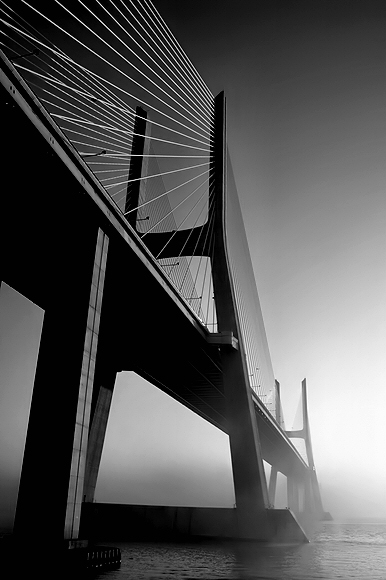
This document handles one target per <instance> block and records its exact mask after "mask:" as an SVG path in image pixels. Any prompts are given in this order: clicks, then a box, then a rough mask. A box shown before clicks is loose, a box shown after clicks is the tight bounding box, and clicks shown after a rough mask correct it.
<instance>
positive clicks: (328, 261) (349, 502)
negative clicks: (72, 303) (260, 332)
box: [0, 0, 386, 518]
mask: <svg viewBox="0 0 386 580" xmlns="http://www.w3.org/2000/svg"><path fill="white" fill-rule="evenodd" d="M155 4H156V6H157V7H158V8H159V10H160V11H161V13H162V14H163V15H164V17H165V19H166V21H167V23H168V24H169V26H170V27H171V28H172V30H173V32H174V33H175V34H176V36H177V38H178V39H179V41H180V42H181V44H182V45H183V47H184V48H185V50H186V51H187V53H188V54H189V56H190V57H191V59H192V61H193V62H194V63H195V64H196V66H197V68H198V70H199V71H200V73H201V75H202V76H203V77H204V79H205V80H206V81H207V82H208V84H209V86H210V88H211V89H212V91H213V93H214V94H216V93H217V92H219V91H220V90H223V89H224V90H225V92H226V95H227V100H228V131H229V134H228V141H229V149H230V154H231V158H232V163H233V169H234V173H235V178H236V182H237V186H238V191H239V197H240V201H241V206H242V210H243V213H244V218H245V225H246V230H247V235H248V240H249V245H250V251H251V255H252V261H253V265H254V269H255V275H256V280H257V286H258V290H259V295H260V300H261V305H262V310H263V316H264V321H265V326H266V331H267V336H268V342H269V346H270V351H271V357H272V361H273V367H274V372H275V376H276V378H277V379H278V380H279V381H280V383H281V388H282V400H283V406H284V413H285V418H286V422H287V427H289V428H291V426H292V419H293V417H294V415H295V412H296V408H297V405H298V401H299V396H300V384H301V380H302V379H303V378H304V377H307V384H308V398H309V414H310V422H311V434H312V443H313V449H314V457H315V462H316V469H317V473H318V477H319V480H320V483H321V487H322V496H323V500H324V504H325V508H326V509H328V510H330V511H331V512H332V514H333V515H334V516H335V517H336V518H340V517H342V518H344V517H366V516H369V517H385V518H386V454H385V445H386V421H385V409H386V363H385V361H386V357H385V347H386V275H385V247H386V191H385V189H386V187H385V183H386V179H385V178H386V165H385V154H386V77H385V74H386V66H385V65H386V34H385V30H386V4H385V3H384V2H383V1H382V2H375V1H372V0H363V1H360V0H359V1H357V0H350V1H346V0H340V1H338V2H330V1H319V0H314V1H313V2H309V1H308V0H307V1H297V0H295V1H293V2H287V1H286V2H278V1H275V0H267V1H266V2H258V1H256V2H255V3H253V8H251V6H250V4H251V3H250V2H246V1H245V0H243V1H240V2H238V3H237V10H235V3H234V2H229V1H227V0H221V1H220V0H219V1H217V0H211V1H210V2H208V1H207V0H205V2H204V1H203V0H195V2H194V3H185V2H180V1H179V0H157V1H156V2H155ZM5 295H6V296H5ZM1 299H2V300H3V310H2V313H3V319H2V327H3V328H8V327H6V326H5V324H7V325H8V324H10V322H9V310H8V307H7V304H9V302H7V300H10V301H11V303H12V304H15V303H16V302H17V307H15V313H16V311H17V312H18V313H19V314H20V313H21V312H24V311H23V309H22V308H21V306H20V304H19V301H18V299H17V298H15V297H14V296H13V297H12V293H11V292H9V290H6V291H4V287H3V288H2V292H1ZM32 310H33V309H32ZM29 312H30V311H29V310H28V309H26V312H24V314H23V316H24V318H23V322H22V324H23V325H24V326H23V328H27V326H28V325H29V326H28V327H29V328H35V329H36V328H37V327H38V326H39V324H40V323H41V314H39V313H37V314H36V315H35V316H32V319H31V315H30V314H29ZM4 317H5V318H4ZM4 320H5V323H4ZM14 320H15V324H16V327H18V324H19V323H18V322H17V320H19V318H18V317H17V316H16V314H15V318H14ZM15 324H14V326H15ZM34 325H35V326H34ZM32 334H33V332H32ZM31 340H32V339H31ZM1 345H3V348H4V340H3V341H2V342H0V347H1ZM26 348H27V347H26ZM34 348H35V347H34ZM4 352H6V353H7V352H8V351H4ZM4 352H3V357H5V359H6V360H8V363H10V361H11V360H13V358H12V357H10V356H8V354H4ZM15 365H16V367H17V361H16V362H15ZM16 367H15V368H16ZM15 372H16V370H13V371H12V369H11V370H10V369H8V371H7V373H8V376H15ZM0 378H1V380H2V381H5V379H4V374H2V375H1V376H0ZM97 500H99V501H117V502H127V503H130V502H133V503H153V504H156V503H158V504H168V503H169V504H173V503H174V504H184V505H229V506H230V505H232V504H233V501H234V498H233V490H232V481H231V472H230V460H229V448H228V442H227V437H226V436H225V435H224V434H223V433H221V432H219V431H217V430H216V429H215V428H213V427H212V426H210V425H209V424H207V423H205V422H204V421H203V420H201V419H200V418H198V417H196V416H195V415H193V414H192V413H191V412H190V411H188V410H186V409H184V408H182V407H181V406H180V405H179V404H178V403H176V402H175V401H173V400H171V399H170V398H168V397H166V396H165V395H163V394H162V393H161V392H159V391H157V390H156V389H155V388H154V387H152V386H150V385H148V384H147V383H145V382H144V381H142V380H141V379H139V378H138V377H135V376H133V375H132V374H131V373H121V374H120V375H119V378H118V381H117V385H116V392H115V395H114V399H113V407H112V412H111V420H110V422H109V427H108V433H107V439H106V446H105V451H104V455H103V461H102V468H101V474H100V479H99V483H98V487H97ZM0 508H1V506H0Z"/></svg>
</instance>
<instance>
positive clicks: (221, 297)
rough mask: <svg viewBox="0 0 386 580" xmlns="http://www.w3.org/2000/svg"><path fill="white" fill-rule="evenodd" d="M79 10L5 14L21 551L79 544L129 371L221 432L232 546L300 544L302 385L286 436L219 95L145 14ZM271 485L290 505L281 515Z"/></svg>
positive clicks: (307, 484)
mask: <svg viewBox="0 0 386 580" xmlns="http://www.w3.org/2000/svg"><path fill="white" fill-rule="evenodd" d="M77 4H78V5H77V7H76V9H74V8H73V6H72V5H73V3H70V2H59V1H58V0H55V1H54V2H52V3H50V4H49V6H47V7H46V8H45V9H44V10H45V12H41V8H39V3H37V2H32V1H31V2H27V1H25V0H19V1H18V2H12V3H11V2H1V6H0V13H1V14H0V23H1V43H2V46H1V48H2V52H1V63H0V66H1V71H0V80H1V85H0V86H1V111H2V115H3V117H2V135H3V139H2V146H3V147H2V161H3V167H5V168H7V170H5V171H3V176H2V178H3V192H4V195H3V205H2V207H3V216H4V218H3V227H2V228H1V234H0V235H1V243H2V246H1V247H2V248H3V249H5V250H6V251H3V252H2V255H1V276H0V280H1V281H3V282H5V283H7V284H8V285H10V286H11V287H12V288H14V289H16V290H17V291H18V292H20V293H22V294H23V295H24V296H26V297H27V298H29V299H30V300H31V301H33V302H34V303H35V304H37V305H38V306H40V307H41V308H42V309H43V310H44V323H43V328H42V336H41V342H40V349H39V355H38V361H37V367H36V375H35V381H34V386H33V392H32V402H31V407H30V413H29V419H28V431H27V436H26V441H25V448H24V459H23V465H22V471H21V475H20V483H19V494H18V501H17V509H16V516H15V521H14V534H15V537H17V538H21V539H28V540H29V541H32V540H31V538H43V537H44V538H45V541H47V542H48V543H50V544H52V545H53V546H59V545H60V546H61V545H62V543H63V540H65V541H66V542H67V543H68V544H69V545H76V542H77V541H78V540H79V530H80V526H81V512H82V505H83V504H85V503H90V502H92V501H93V498H94V491H95V486H96V481H97V475H98V469H99V463H100V459H101V454H102V449H103V441H104V435H105V431H106V425H107V420H108V416H109V409H110V404H111V399H112V394H113V390H114V383H115V377H116V373H117V372H119V371H122V370H131V371H135V372H136V373H137V374H138V375H140V376H142V377H143V378H145V379H146V380H148V381H149V382H150V383H152V384H153V385H155V386H156V387H158V388H159V389H161V390H162V391H164V392H165V393H167V394H168V395H170V396H171V397H174V398H175V399H176V400H177V401H179V402H180V403H182V404H183V405H185V406H186V407H188V408H189V409H191V410H192V411H194V412H195V413H197V414H198V415H199V416H201V417H202V418H204V419H205V420H206V421H209V422H210V423H211V424H212V425H214V426H215V427H217V428H218V429H221V430H222V431H224V432H225V433H227V434H228V435H229V441H230V450H231V459H232V471H233V480H234V488H235V499H236V510H235V513H236V525H235V530H234V535H235V537H240V538H247V539H257V540H272V539H274V538H275V537H276V535H277V529H278V527H279V528H280V526H282V527H283V528H286V529H287V530H291V531H288V534H287V537H286V539H287V540H288V539H290V540H291V539H299V538H300V537H302V538H304V532H303V529H302V525H303V526H304V525H305V522H306V520H307V519H308V517H309V516H310V515H312V517H314V518H316V519H321V518H322V517H323V515H324V512H323V507H322V503H321V498H320V492H319V487H318V482H317V477H316V471H315V466H314V462H313V458H312V449H311V441H310V430H309V422H308V415H307V405H306V387H305V381H304V382H303V402H304V413H303V418H304V426H303V429H302V430H301V431H297V432H288V431H286V430H285V427H284V421H283V416H282V410H281V406H280V385H279V383H278V382H277V381H275V378H274V372H273V369H272V363H271V360H270V355H269V349H268V344H267V339H266V335H265V330H264V324H263V318H262V313H261V309H260V305H259V299H258V294H257V290H256V284H255V280H254V275H253V269H252V264H251V260H250V256H249V250H248V244H247V239H246V235H245V231H244V226H243V221H242V214H241V210H240V206H239V202H238V197H237V188H236V184H235V180H234V176H233V172H232V165H231V160H230V157H229V154H228V151H227V141H226V99H225V96H224V94H223V93H221V94H219V95H217V96H213V95H212V94H211V92H210V90H209V89H208V87H207V86H206V84H205V82H204V81H203V79H201V77H200V76H199V74H198V72H197V71H196V69H195V68H194V66H193V64H192V63H191V62H190V61H189V59H188V57H187V56H186V54H185V53H184V51H183V50H182V48H181V47H180V46H179V44H178V43H177V41H176V39H175V38H174V37H173V35H172V33H171V32H170V30H169V29H168V28H167V26H166V24H165V23H164V22H163V20H162V18H161V16H160V15H159V14H158V12H157V11H156V9H155V8H154V6H153V5H152V4H151V2H150V1H147V0H145V1H144V2H137V1H130V2H121V1H118V0H115V1H113V0H110V1H109V2H108V3H107V2H99V1H98V0H88V1H85V2H83V1H79V2H78V3H77ZM107 4H108V7H107ZM294 437H298V438H299V437H300V438H303V439H304V440H305V441H306V449H307V457H306V458H303V457H302V456H301V454H300V453H299V452H298V450H297V448H296V447H295V446H294V444H293V442H292V439H293V438H294ZM263 461H266V462H267V463H269V464H270V465H271V475H270V479H269V481H267V479H266V476H265V472H264V464H263ZM278 472H281V473H282V474H284V475H285V476H286V478H287V488H288V507H289V510H276V509H275V491H276V481H277V474H278Z"/></svg>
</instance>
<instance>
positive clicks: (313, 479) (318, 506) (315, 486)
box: [302, 379, 324, 518]
mask: <svg viewBox="0 0 386 580" xmlns="http://www.w3.org/2000/svg"><path fill="white" fill-rule="evenodd" d="M302 407H303V431H304V440H305V444H306V453H307V459H308V465H309V469H310V480H309V485H310V486H311V490H312V491H311V493H312V497H313V501H314V506H315V508H314V509H315V511H316V513H317V514H318V516H319V517H320V518H323V515H324V509H323V504H322V497H321V495H320V489H319V483H318V478H317V476H316V470H315V463H314V455H313V453H312V445H311V434H310V423H309V419H308V405H307V382H306V379H303V381H302Z"/></svg>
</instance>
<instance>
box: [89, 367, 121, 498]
mask: <svg viewBox="0 0 386 580" xmlns="http://www.w3.org/2000/svg"><path fill="white" fill-rule="evenodd" d="M116 374H117V373H116V371H111V372H110V373H109V375H110V376H105V380H104V381H103V384H102V385H100V387H99V393H98V398H97V402H96V406H95V410H94V414H93V418H92V422H91V427H90V434H89V438H88V448H87V459H86V473H85V484H84V495H83V497H84V501H85V502H87V503H91V502H93V501H94V495H95V488H96V483H97V479H98V472H99V466H100V462H101V458H102V451H103V444H104V440H105V435H106V428H107V421H108V418H109V413H110V407H111V401H112V397H113V390H114V383H115V378H116Z"/></svg>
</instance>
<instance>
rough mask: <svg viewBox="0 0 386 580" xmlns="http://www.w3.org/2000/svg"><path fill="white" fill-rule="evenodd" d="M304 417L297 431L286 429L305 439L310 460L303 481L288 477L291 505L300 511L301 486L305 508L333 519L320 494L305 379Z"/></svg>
mask: <svg viewBox="0 0 386 580" xmlns="http://www.w3.org/2000/svg"><path fill="white" fill-rule="evenodd" d="M301 397H302V399H301V400H302V417H303V426H302V428H301V429H299V430H296V431H286V434H287V436H288V437H289V438H292V439H296V438H297V439H303V440H304V442H305V446H306V455H307V462H308V470H307V473H306V479H305V481H302V482H296V481H294V480H292V479H288V488H287V490H288V491H287V494H288V502H289V507H291V508H294V510H295V511H299V487H303V489H304V510H305V511H306V512H312V513H314V514H315V515H316V517H317V519H319V520H323V519H331V516H330V514H329V513H328V512H325V511H324V509H323V504H322V498H321V495H320V489H319V482H318V478H317V476H316V470H315V463H314V456H313V452H312V445H311V433H310V423H309V419H308V405H307V381H306V379H303V381H302V394H301Z"/></svg>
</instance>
